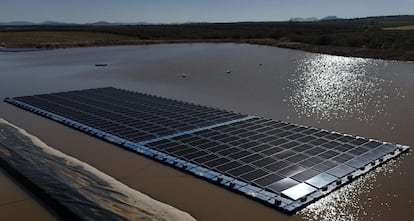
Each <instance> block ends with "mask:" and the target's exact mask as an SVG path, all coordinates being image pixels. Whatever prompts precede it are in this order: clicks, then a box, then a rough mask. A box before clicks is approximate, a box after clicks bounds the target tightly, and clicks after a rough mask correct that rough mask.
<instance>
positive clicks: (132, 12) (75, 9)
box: [0, 0, 414, 23]
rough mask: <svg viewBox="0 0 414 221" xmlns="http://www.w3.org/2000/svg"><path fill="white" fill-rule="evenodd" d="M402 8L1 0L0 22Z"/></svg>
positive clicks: (283, 2)
mask: <svg viewBox="0 0 414 221" xmlns="http://www.w3.org/2000/svg"><path fill="white" fill-rule="evenodd" d="M402 14H414V0H192V1H191V0H147V1H145V0H64V1H62V0H36V1H34V0H0V22H10V21H30V22H43V21H47V20H53V21H62V22H73V23H88V22H96V21H108V22H151V23H182V22H235V21H282V20H289V19H290V18H293V17H317V18H321V17H325V16H331V15H334V16H338V17H342V18H355V17H366V16H379V15H402Z"/></svg>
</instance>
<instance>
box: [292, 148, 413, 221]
mask: <svg viewBox="0 0 414 221" xmlns="http://www.w3.org/2000/svg"><path fill="white" fill-rule="evenodd" d="M407 155H409V154H407ZM401 162H402V159H401V158H399V159H393V160H391V161H389V162H387V163H386V164H384V165H382V166H380V167H378V168H376V169H375V170H373V171H371V172H369V173H368V174H366V175H364V176H362V177H360V178H358V179H357V180H355V181H353V182H352V183H350V184H347V185H345V186H343V187H341V188H340V189H338V190H336V191H334V192H332V193H331V194H329V195H328V196H326V197H324V198H322V199H320V200H318V201H316V202H315V203H313V204H311V205H309V206H307V207H306V208H304V209H302V210H301V211H299V212H298V215H301V216H302V219H303V220H308V221H360V220H366V219H368V220H370V219H371V220H372V219H374V218H375V217H374V216H375V215H376V214H372V213H370V212H368V208H370V207H372V201H371V198H370V197H369V196H370V195H371V191H372V190H373V189H374V188H375V187H376V185H377V182H376V179H377V176H378V175H384V176H389V175H391V174H392V173H393V172H394V170H395V168H398V167H399V166H400V164H401ZM384 194H385V193H384ZM377 215H378V214H377ZM364 217H365V218H364ZM363 218H364V219H363Z"/></svg>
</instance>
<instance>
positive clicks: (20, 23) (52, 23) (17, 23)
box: [0, 21, 151, 26]
mask: <svg viewBox="0 0 414 221" xmlns="http://www.w3.org/2000/svg"><path fill="white" fill-rule="evenodd" d="M150 24H151V23H147V22H131V23H126V22H125V23H123V22H106V21H99V22H94V23H84V24H79V23H66V22H58V21H44V22H40V23H33V22H26V21H13V22H0V26H32V25H50V26H64V25H93V26H112V25H150Z"/></svg>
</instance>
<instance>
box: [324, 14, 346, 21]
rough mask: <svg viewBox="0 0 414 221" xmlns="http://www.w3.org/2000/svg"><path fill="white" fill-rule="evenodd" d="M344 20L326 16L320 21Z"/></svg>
mask: <svg viewBox="0 0 414 221" xmlns="http://www.w3.org/2000/svg"><path fill="white" fill-rule="evenodd" d="M341 19H343V18H338V17H336V16H332V15H331V16H326V17H323V18H321V19H320V21H331V20H341Z"/></svg>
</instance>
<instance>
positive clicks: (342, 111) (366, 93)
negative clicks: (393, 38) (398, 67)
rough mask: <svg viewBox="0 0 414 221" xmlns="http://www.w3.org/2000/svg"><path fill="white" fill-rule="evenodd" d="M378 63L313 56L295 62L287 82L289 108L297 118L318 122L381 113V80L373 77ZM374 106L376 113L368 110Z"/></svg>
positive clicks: (339, 57) (365, 117) (369, 117)
mask: <svg viewBox="0 0 414 221" xmlns="http://www.w3.org/2000/svg"><path fill="white" fill-rule="evenodd" d="M379 63H380V61H376V60H372V59H363V58H348V57H341V56H332V55H320V54H312V55H309V56H307V57H305V58H304V59H303V60H299V61H298V66H297V69H296V71H295V74H294V75H293V77H292V78H291V79H290V82H291V90H292V94H291V96H290V97H289V99H288V100H289V101H290V105H292V106H293V108H294V109H295V111H296V112H297V113H298V114H299V115H304V116H308V117H311V116H314V117H315V116H316V117H317V118H318V119H327V120H330V119H346V118H347V117H349V116H355V115H357V117H358V118H359V119H360V120H370V119H371V118H372V117H373V115H374V114H378V113H381V112H382V110H383V104H382V103H381V100H382V99H384V97H383V96H385V95H382V94H381V92H382V91H381V84H383V82H384V81H383V80H382V79H379V78H378V77H377V76H376V73H377V72H378V71H377V70H378V67H377V66H378V64H379ZM380 98H382V99H380ZM369 107H374V108H375V109H376V113H372V112H370V111H367V109H368V108H369Z"/></svg>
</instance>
